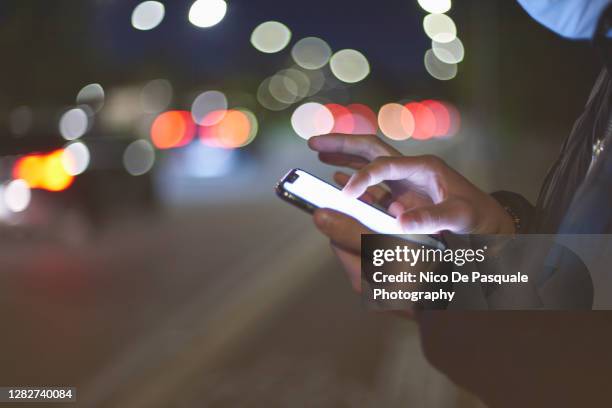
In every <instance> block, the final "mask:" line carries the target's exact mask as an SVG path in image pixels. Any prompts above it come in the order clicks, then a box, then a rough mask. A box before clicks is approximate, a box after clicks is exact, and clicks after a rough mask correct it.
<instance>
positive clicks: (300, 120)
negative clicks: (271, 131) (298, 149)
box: [291, 102, 334, 139]
mask: <svg viewBox="0 0 612 408" xmlns="http://www.w3.org/2000/svg"><path fill="white" fill-rule="evenodd" d="M291 125H292V126H293V130H294V131H295V133H297V134H298V136H300V137H301V138H303V139H310V138H311V137H313V136H317V135H324V134H327V133H330V132H331V131H332V129H333V128H334V115H333V114H332V113H331V112H330V110H329V109H327V108H326V107H325V106H324V105H321V104H320V103H316V102H308V103H305V104H303V105H300V106H299V107H298V108H297V109H296V110H295V112H293V115H292V116H291Z"/></svg>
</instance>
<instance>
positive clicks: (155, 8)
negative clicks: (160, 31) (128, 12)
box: [132, 1, 166, 31]
mask: <svg viewBox="0 0 612 408" xmlns="http://www.w3.org/2000/svg"><path fill="white" fill-rule="evenodd" d="M165 13H166V9H165V8H164V5H163V4H162V3H160V2H159V1H144V2H142V3H140V4H139V5H137V6H136V8H134V11H133V12H132V27H134V28H135V29H137V30H143V31H146V30H152V29H154V28H155V27H157V26H158V25H159V23H161V22H162V20H163V19H164V14H165Z"/></svg>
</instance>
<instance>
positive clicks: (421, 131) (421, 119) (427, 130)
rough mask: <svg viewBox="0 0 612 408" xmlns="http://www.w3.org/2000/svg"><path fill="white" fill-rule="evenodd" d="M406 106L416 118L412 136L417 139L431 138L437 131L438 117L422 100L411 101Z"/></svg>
mask: <svg viewBox="0 0 612 408" xmlns="http://www.w3.org/2000/svg"><path fill="white" fill-rule="evenodd" d="M406 108H407V109H408V110H409V111H410V113H411V114H412V117H413V118H414V131H413V132H412V138H413V139H416V140H427V139H431V138H432V137H433V136H434V134H435V133H436V126H437V125H436V117H435V115H434V113H433V112H432V111H431V109H429V108H428V107H427V106H426V105H425V104H423V103H420V102H410V103H407V104H406Z"/></svg>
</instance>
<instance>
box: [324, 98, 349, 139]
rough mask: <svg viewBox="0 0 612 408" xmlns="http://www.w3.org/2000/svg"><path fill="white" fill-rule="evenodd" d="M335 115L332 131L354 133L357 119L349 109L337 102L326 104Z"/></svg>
mask: <svg viewBox="0 0 612 408" xmlns="http://www.w3.org/2000/svg"><path fill="white" fill-rule="evenodd" d="M325 107H326V108H327V109H329V111H330V112H331V113H332V115H333V116H334V127H333V129H332V131H331V133H343V134H352V133H353V132H354V130H355V119H354V117H353V114H352V113H351V111H350V110H349V109H347V108H346V107H344V106H342V105H338V104H337V103H328V104H327V105H325Z"/></svg>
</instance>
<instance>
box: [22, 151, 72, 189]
mask: <svg viewBox="0 0 612 408" xmlns="http://www.w3.org/2000/svg"><path fill="white" fill-rule="evenodd" d="M13 177H14V178H15V179H21V180H24V181H25V182H26V183H27V184H28V186H29V187H30V188H32V189H34V188H39V189H43V190H49V191H62V190H65V189H66V188H68V187H69V186H70V185H71V184H72V182H73V181H74V177H73V176H72V175H70V174H69V173H68V172H67V171H66V169H65V167H64V149H59V150H55V151H53V152H51V153H49V154H31V155H27V156H24V157H22V158H20V159H19V160H17V161H16V162H15V165H14V166H13Z"/></svg>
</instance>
